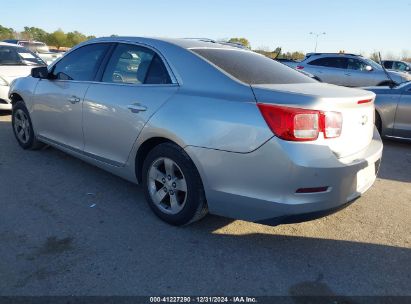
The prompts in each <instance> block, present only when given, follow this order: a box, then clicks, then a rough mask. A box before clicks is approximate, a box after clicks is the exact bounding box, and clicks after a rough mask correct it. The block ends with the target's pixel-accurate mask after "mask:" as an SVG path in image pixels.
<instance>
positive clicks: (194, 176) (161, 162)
mask: <svg viewBox="0 0 411 304" xmlns="http://www.w3.org/2000/svg"><path fill="white" fill-rule="evenodd" d="M142 173H143V174H142V176H143V184H144V192H145V196H146V199H147V201H148V203H149V205H150V207H151V209H152V210H153V211H154V213H155V214H156V215H157V216H158V217H160V218H161V219H162V220H164V221H165V222H167V223H169V224H172V225H177V226H181V225H186V224H190V223H192V222H195V221H197V220H199V219H201V218H202V217H204V216H205V215H206V214H207V203H206V199H205V194H204V189H203V184H202V182H201V178H200V175H199V173H198V171H197V169H196V167H195V165H194V163H193V162H192V160H191V159H190V158H189V156H188V155H187V153H185V151H184V150H183V149H182V148H180V147H179V146H177V145H175V144H172V143H164V144H160V145H158V146H156V147H155V148H154V149H153V150H151V151H150V152H149V154H148V155H147V157H146V159H145V160H144V165H143V172H142Z"/></svg>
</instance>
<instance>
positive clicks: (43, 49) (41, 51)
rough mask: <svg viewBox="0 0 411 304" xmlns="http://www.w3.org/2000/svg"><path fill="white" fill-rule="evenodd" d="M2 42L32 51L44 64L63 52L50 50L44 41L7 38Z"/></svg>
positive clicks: (49, 62) (60, 55)
mask: <svg viewBox="0 0 411 304" xmlns="http://www.w3.org/2000/svg"><path fill="white" fill-rule="evenodd" d="M3 42H7V43H11V44H17V45H20V46H23V47H25V48H26V49H29V50H30V51H32V52H33V53H36V54H37V55H38V56H39V57H40V58H41V59H42V60H43V61H44V62H45V63H46V64H51V63H52V62H53V61H55V60H56V59H58V58H60V57H62V56H63V53H60V52H51V51H50V49H49V47H48V46H47V45H46V44H45V43H44V42H39V41H28V40H16V39H7V40H3Z"/></svg>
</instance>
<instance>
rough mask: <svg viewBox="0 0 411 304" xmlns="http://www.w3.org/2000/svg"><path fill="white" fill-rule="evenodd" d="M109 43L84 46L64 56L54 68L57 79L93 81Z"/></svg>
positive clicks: (54, 75) (53, 72)
mask: <svg viewBox="0 0 411 304" xmlns="http://www.w3.org/2000/svg"><path fill="white" fill-rule="evenodd" d="M108 47H109V44H104V43H96V44H89V45H86V46H83V47H81V48H79V49H77V50H75V51H73V52H71V53H69V54H67V55H66V56H64V57H63V58H62V59H61V60H60V61H59V62H58V63H57V64H56V65H55V66H54V68H53V71H52V74H53V77H54V78H55V79H60V80H77V81H92V80H94V77H95V75H96V72H97V70H98V68H99V67H100V63H101V61H102V59H103V57H104V55H105V53H106V51H107V49H108Z"/></svg>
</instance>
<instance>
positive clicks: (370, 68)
mask: <svg viewBox="0 0 411 304" xmlns="http://www.w3.org/2000/svg"><path fill="white" fill-rule="evenodd" d="M365 70H366V71H367V72H371V71H372V70H374V69H373V68H372V66H370V65H367V66H366V67H365Z"/></svg>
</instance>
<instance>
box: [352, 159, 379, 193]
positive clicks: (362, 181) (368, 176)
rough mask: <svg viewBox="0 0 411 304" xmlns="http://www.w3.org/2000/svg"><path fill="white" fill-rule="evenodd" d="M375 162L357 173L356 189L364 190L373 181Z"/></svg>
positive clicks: (375, 169)
mask: <svg viewBox="0 0 411 304" xmlns="http://www.w3.org/2000/svg"><path fill="white" fill-rule="evenodd" d="M376 171H378V169H377V163H372V164H370V165H369V166H368V167H366V168H364V169H362V170H360V171H358V173H357V191H358V192H361V193H362V192H364V191H365V190H366V189H367V188H368V187H370V186H371V184H372V183H373V181H374V179H375V176H376Z"/></svg>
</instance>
